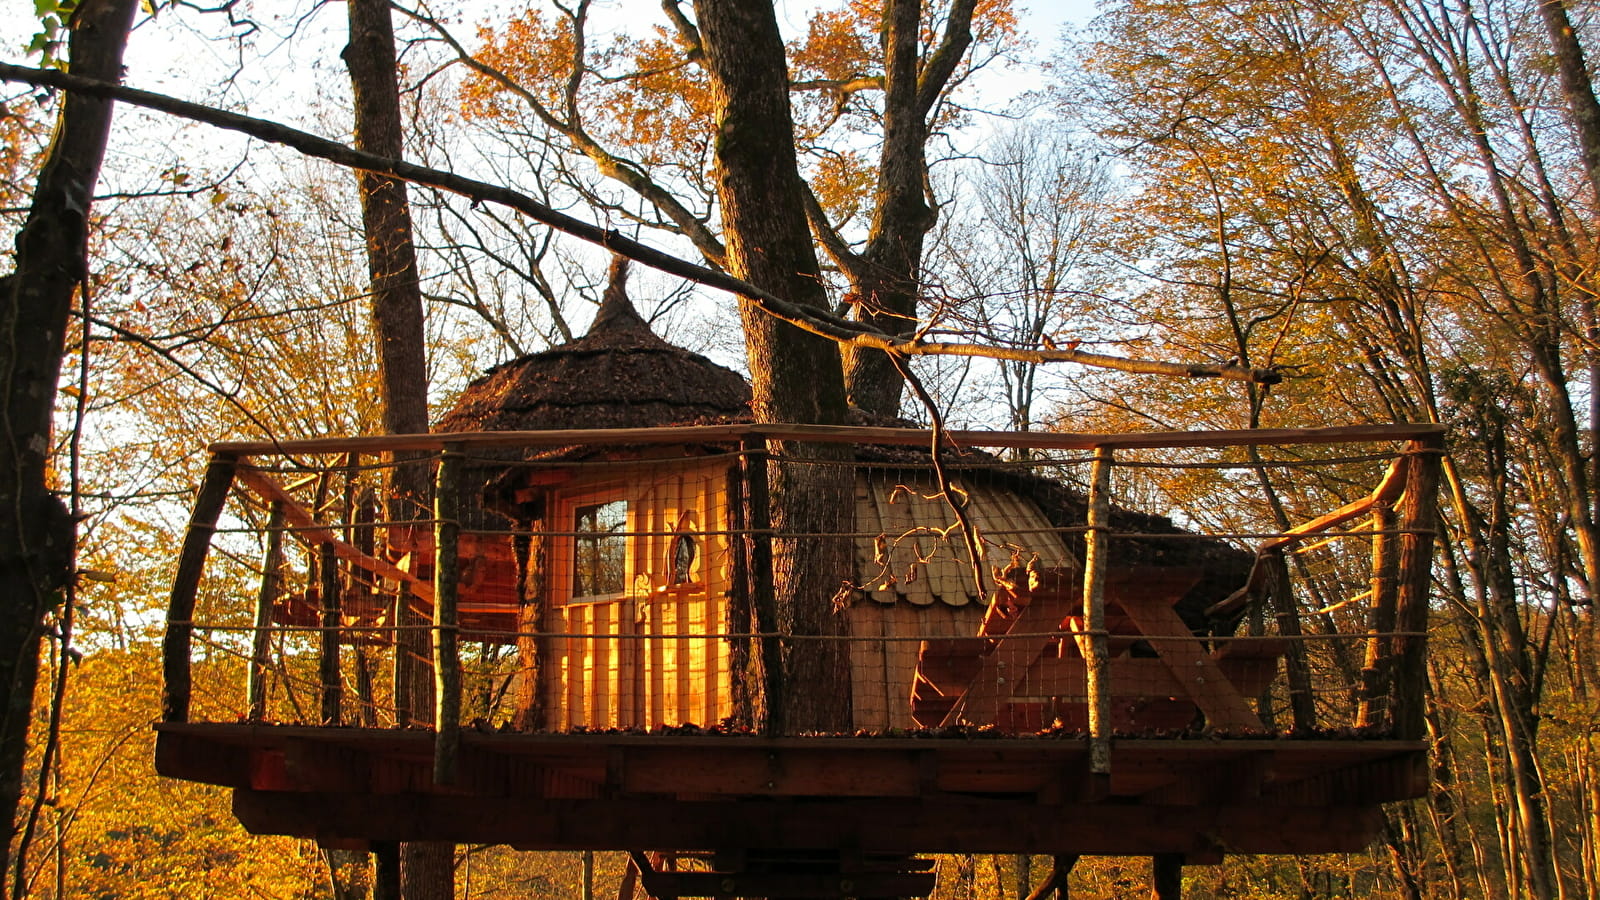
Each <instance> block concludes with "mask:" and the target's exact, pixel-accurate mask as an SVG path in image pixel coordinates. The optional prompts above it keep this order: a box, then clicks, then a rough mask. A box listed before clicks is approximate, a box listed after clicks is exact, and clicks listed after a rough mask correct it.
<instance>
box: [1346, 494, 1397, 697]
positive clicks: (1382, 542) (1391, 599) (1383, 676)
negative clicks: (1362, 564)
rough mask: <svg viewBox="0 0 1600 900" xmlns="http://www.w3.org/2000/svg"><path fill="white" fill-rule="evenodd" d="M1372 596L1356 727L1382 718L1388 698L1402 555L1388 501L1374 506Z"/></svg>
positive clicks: (1368, 609) (1394, 520) (1368, 603)
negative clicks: (1390, 647)
mask: <svg viewBox="0 0 1600 900" xmlns="http://www.w3.org/2000/svg"><path fill="white" fill-rule="evenodd" d="M1371 521H1372V596H1371V598H1370V599H1369V600H1368V601H1367V631H1368V636H1367V651H1366V660H1365V662H1364V663H1363V664H1362V667H1361V703H1360V706H1359V708H1358V709H1357V711H1356V727H1357V728H1371V727H1373V726H1375V725H1377V724H1379V722H1380V721H1381V720H1382V719H1383V717H1384V710H1383V707H1382V704H1383V703H1384V701H1386V700H1388V698H1389V683H1388V682H1389V679H1388V674H1389V673H1388V670H1389V667H1390V665H1391V663H1392V662H1393V660H1392V658H1391V656H1390V652H1389V644H1390V641H1389V634H1390V633H1391V632H1393V631H1394V615H1395V602H1396V600H1395V598H1396V592H1397V591H1398V587H1399V586H1398V584H1397V577H1398V574H1399V566H1400V555H1399V553H1398V550H1399V547H1398V542H1397V541H1396V540H1395V534H1394V530H1395V523H1396V518H1395V513H1394V509H1393V508H1391V507H1390V506H1389V504H1387V503H1380V504H1378V505H1377V506H1375V507H1373V510H1372V518H1371Z"/></svg>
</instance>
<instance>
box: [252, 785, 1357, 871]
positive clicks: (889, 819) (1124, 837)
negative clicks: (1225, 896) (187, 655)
mask: <svg viewBox="0 0 1600 900" xmlns="http://www.w3.org/2000/svg"><path fill="white" fill-rule="evenodd" d="M233 810H234V814H235V815H236V816H237V817H238V818H239V821H240V822H241V823H242V824H243V825H244V826H245V828H246V829H247V830H249V831H251V832H253V833H256V834H284V835H290V836H297V837H311V838H317V837H322V838H337V837H344V836H362V837H365V838H367V839H369V840H402V841H454V842H457V843H505V844H511V845H513V846H516V847H519V848H522V849H540V850H583V849H614V848H617V847H629V846H633V847H676V848H702V849H706V848H715V847H752V846H753V847H766V848H772V849H807V848H812V849H814V848H816V847H830V846H841V845H845V846H851V847H854V848H859V849H860V850H862V851H863V852H897V853H917V852H926V853H1082V854H1086V855H1115V856H1149V855H1151V854H1152V853H1173V854H1184V855H1187V854H1197V855H1200V856H1204V855H1206V854H1214V853H1215V850H1216V847H1217V846H1218V844H1219V843H1220V844H1221V845H1223V846H1226V847H1228V848H1229V850H1230V852H1237V853H1328V852H1358V851H1360V850H1362V849H1364V848H1365V847H1366V846H1367V844H1368V843H1369V842H1370V841H1371V840H1372V838H1373V837H1374V836H1375V835H1376V834H1377V831H1378V829H1379V828H1380V827H1381V824H1382V812H1381V810H1380V809H1379V808H1378V807H1376V806H1353V805H1323V806H1273V805H1259V804H1258V805H1241V806H1224V807H1215V806H1172V805H1166V806H1163V805H1152V804H1104V803H1102V804H1082V805H1071V806H1064V807H1053V806H1038V805H1035V804H1028V803H996V802H994V801H993V800H988V799H980V800H971V801H935V802H925V801H918V800H871V799H863V800H835V799H829V798H779V799H757V798H746V799H742V800H738V801H708V802H691V801H683V800H679V799H645V798H637V799H632V798H619V799H590V800H539V799H533V798H528V797H504V796H498V797H497V796H464V795H458V794H445V793H431V794H414V793H394V794H355V793H347V794H341V793H332V792H311V793H306V792H289V791H252V790H247V789H241V790H236V791H235V792H234V798H233Z"/></svg>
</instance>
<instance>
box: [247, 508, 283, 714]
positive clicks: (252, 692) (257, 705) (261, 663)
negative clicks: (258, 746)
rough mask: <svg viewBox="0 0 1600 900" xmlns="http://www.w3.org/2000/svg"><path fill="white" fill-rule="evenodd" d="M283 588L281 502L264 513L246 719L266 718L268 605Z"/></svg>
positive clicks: (269, 654) (269, 651)
mask: <svg viewBox="0 0 1600 900" xmlns="http://www.w3.org/2000/svg"><path fill="white" fill-rule="evenodd" d="M282 584H283V501H282V500H274V501H272V506H271V508H270V511H269V512H268V513H267V552H266V554H265V555H264V556H263V557H262V560H261V587H260V590H258V591H257V592H256V630H255V635H254V637H253V640H252V642H251V652H250V669H249V672H248V673H247V674H246V676H245V691H244V692H245V698H246V700H247V701H248V703H249V705H250V712H249V718H250V721H252V722H259V721H261V720H262V719H264V718H266V716H267V671H268V669H270V668H271V666H272V605H273V603H275V602H277V599H278V594H279V592H280V590H281V588H282Z"/></svg>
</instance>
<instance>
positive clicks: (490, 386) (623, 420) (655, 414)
mask: <svg viewBox="0 0 1600 900" xmlns="http://www.w3.org/2000/svg"><path fill="white" fill-rule="evenodd" d="M747 421H750V386H749V385H748V384H746V383H745V380H744V378H743V377H742V376H740V375H739V373H737V372H735V371H733V370H732V369H728V368H726V367H723V366H719V365H717V364H716V363H714V362H712V361H711V360H709V359H706V358H705V357H703V356H701V355H699V354H698V353H691V352H689V351H688V350H684V349H683V348H681V347H676V346H673V345H672V344H669V343H667V342H666V341H664V340H662V339H661V338H659V337H657V336H656V335H655V333H654V332H652V331H651V330H650V325H649V323H647V322H645V320H644V318H643V317H641V316H640V315H639V313H638V311H637V310H636V309H634V307H633V303H632V302H631V301H630V300H629V299H628V293H627V267H626V260H622V259H620V258H619V259H618V260H617V261H615V262H613V263H612V266H611V280H610V283H609V285H608V286H607V287H606V292H605V296H604V297H603V299H602V300H601V302H600V310H599V312H598V313H597V314H596V315H595V318H594V324H592V325H591V326H589V333H588V334H585V335H584V336H583V337H581V338H579V339H577V340H575V341H572V342H571V343H568V344H562V345H561V346H559V347H552V348H551V349H549V350H545V351H543V352H541V353H533V354H529V355H527V356H524V357H521V358H520V359H515V360H512V361H511V362H508V363H504V364H502V365H499V366H496V367H495V368H493V369H490V370H489V372H488V373H487V374H485V375H484V376H483V377H482V378H479V379H477V380H476V381H473V382H472V383H471V384H470V385H468V386H467V389H466V390H465V391H463V392H462V393H461V397H460V398H459V399H458V400H457V401H456V405H455V407H454V408H453V409H451V410H450V411H449V412H447V413H445V415H444V416H443V418H441V419H440V420H439V422H438V424H437V425H436V426H435V427H434V431H442V432H448V431H543V430H550V429H558V428H644V427H649V426H657V425H699V424H714V423H726V422H747Z"/></svg>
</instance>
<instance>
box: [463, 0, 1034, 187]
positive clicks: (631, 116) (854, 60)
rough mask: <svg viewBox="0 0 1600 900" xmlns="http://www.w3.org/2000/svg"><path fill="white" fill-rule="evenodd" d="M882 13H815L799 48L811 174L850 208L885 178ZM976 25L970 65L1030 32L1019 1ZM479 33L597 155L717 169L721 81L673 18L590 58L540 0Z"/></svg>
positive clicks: (797, 113) (494, 104) (470, 93)
mask: <svg viewBox="0 0 1600 900" xmlns="http://www.w3.org/2000/svg"><path fill="white" fill-rule="evenodd" d="M881 13H882V4H881V3H880V2H876V0H846V2H845V3H844V4H842V5H840V6H837V7H835V8H831V9H823V10H818V11H816V12H813V13H812V14H811V16H810V18H809V19H808V21H807V26H806V31H805V34H804V35H803V36H802V37H800V38H798V39H796V40H794V41H791V42H790V43H789V46H788V53H789V68H790V73H791V78H792V79H793V81H794V83H795V85H796V91H795V93H794V95H793V104H794V117H795V130H796V138H797V141H798V143H799V145H800V150H801V152H802V153H803V154H805V155H807V157H808V158H810V159H812V160H814V162H812V163H811V164H810V166H809V171H808V172H807V175H808V177H810V178H812V179H813V182H814V187H815V189H816V190H817V193H818V195H819V196H820V197H821V198H822V201H823V203H824V206H825V207H826V208H828V209H829V211H830V213H833V214H834V215H838V216H843V217H845V218H848V217H849V216H850V215H851V214H853V213H854V212H855V211H856V209H857V208H859V207H861V206H863V205H864V204H865V201H866V198H867V196H868V195H869V194H870V192H871V190H872V187H873V183H874V179H873V176H872V171H871V165H870V162H869V161H870V159H871V154H868V153H864V152H862V139H863V137H865V138H866V140H868V141H871V140H874V139H875V137H876V132H877V128H878V119H879V112H878V108H879V104H878V101H877V97H878V96H879V93H880V91H881V86H882V82H881V79H882V74H883V60H882V50H881V46H880V41H879V32H880V29H881V25H882V19H881ZM943 24H944V23H943V16H942V11H941V10H938V9H932V10H928V11H927V12H926V13H925V17H924V35H923V41H924V44H925V53H926V52H931V49H932V47H933V46H934V45H935V44H936V43H937V41H938V40H939V39H940V37H941V33H942V28H943ZM973 34H974V41H975V43H976V44H977V45H979V46H982V47H986V48H988V50H987V53H986V54H976V55H974V54H969V55H968V57H967V59H968V62H966V63H964V65H967V66H968V67H969V70H970V67H971V66H973V65H974V63H972V62H971V60H972V59H973V58H975V57H976V58H978V59H980V60H981V59H984V58H987V56H989V55H993V53H996V52H1003V51H1004V50H1005V49H1006V48H1009V47H1012V46H1014V45H1015V44H1016V43H1017V41H1018V40H1019V38H1018V31H1017V21H1016V16H1015V14H1014V13H1013V11H1012V8H1011V0H980V2H979V3H978V7H977V13H976V15H975V20H974V23H973ZM479 40H480V46H479V49H478V51H477V58H478V59H479V60H480V61H481V62H483V63H485V64H487V65H488V66H490V67H492V68H494V69H495V70H497V71H498V72H500V73H502V74H503V75H504V76H505V77H506V78H507V79H509V80H510V81H511V82H513V83H515V84H516V85H518V86H519V88H520V89H521V90H523V91H526V92H527V93H528V95H529V96H530V97H531V99H532V100H534V101H536V102H537V103H538V104H539V105H540V106H541V107H542V111H540V112H535V113H534V115H535V116H537V117H539V118H543V119H545V124H546V125H550V126H554V127H556V128H557V129H558V130H560V131H563V132H565V133H566V134H567V135H568V137H569V138H572V139H573V140H574V141H576V142H577V143H579V144H580V145H584V144H587V145H588V146H587V147H584V148H583V149H584V152H585V153H587V154H589V155H590V156H591V157H594V156H596V155H609V156H624V157H627V158H629V159H631V160H632V161H633V162H635V163H636V164H638V165H639V166H642V167H644V168H645V169H660V168H669V169H676V170H677V171H678V172H679V173H680V174H682V175H684V176H687V177H690V178H699V177H700V176H701V175H702V174H703V173H704V172H705V171H707V170H708V169H709V166H710V150H711V146H710V140H711V135H712V134H713V133H714V125H715V123H714V121H713V119H712V112H711V92H710V86H709V83H708V81H707V79H706V77H705V73H704V71H703V70H702V69H701V68H700V66H699V65H698V64H696V63H694V62H691V61H689V60H688V59H687V58H686V55H685V52H684V48H683V46H682V45H681V43H680V42H679V41H678V40H677V38H676V35H674V34H673V33H671V32H669V31H668V30H666V29H665V28H663V27H659V26H658V27H656V28H655V29H654V31H653V32H651V33H649V34H648V36H643V37H635V36H633V35H627V34H622V35H615V36H610V37H607V38H606V39H605V40H604V41H597V40H593V39H588V40H586V41H585V46H584V47H583V52H582V59H581V60H579V59H576V58H575V50H576V47H577V43H576V40H575V36H574V32H573V23H572V21H571V20H570V19H569V18H567V17H565V16H560V15H551V14H548V13H546V12H545V11H543V10H542V9H539V8H529V9H527V10H525V11H523V12H522V13H520V14H518V15H517V16H515V17H514V18H512V19H511V20H509V21H507V22H503V23H497V24H496V25H495V26H494V27H492V28H491V27H488V26H485V27H484V28H482V29H480V31H479ZM578 66H581V70H578V69H576V68H575V67H578ZM964 74H965V73H960V72H958V74H957V75H956V78H955V79H954V82H955V83H956V84H958V85H959V84H960V82H961V81H962V79H963V77H964ZM575 76H576V77H575ZM569 92H570V94H569ZM527 100H528V97H523V98H518V97H516V96H514V92H513V91H511V90H509V89H508V88H507V87H506V86H505V85H504V84H503V83H501V82H500V81H498V80H496V79H493V78H490V77H488V76H486V75H482V74H474V75H472V76H471V77H470V78H469V79H468V80H467V82H466V84H465V85H464V86H463V88H462V94H461V102H462V108H463V111H464V113H465V114H466V115H467V116H468V117H469V118H471V117H478V118H486V119H492V120H498V121H501V122H505V123H508V124H509V123H515V122H519V121H523V120H525V119H527V118H528V116H529V115H530V108H529V106H528V104H527ZM958 114H959V110H958V109H957V108H955V107H948V108H947V109H946V110H945V111H942V112H941V115H942V116H943V117H944V119H945V122H946V123H948V122H949V121H950V119H951V118H952V117H953V116H955V115H958Z"/></svg>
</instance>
